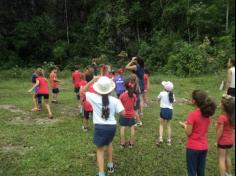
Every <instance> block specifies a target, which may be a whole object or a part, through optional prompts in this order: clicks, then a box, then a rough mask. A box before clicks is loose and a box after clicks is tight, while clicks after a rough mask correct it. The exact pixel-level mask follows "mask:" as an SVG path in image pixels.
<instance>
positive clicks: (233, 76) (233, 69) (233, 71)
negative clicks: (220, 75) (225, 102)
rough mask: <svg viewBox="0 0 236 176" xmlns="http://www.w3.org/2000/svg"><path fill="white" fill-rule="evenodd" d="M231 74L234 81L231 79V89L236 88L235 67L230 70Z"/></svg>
mask: <svg viewBox="0 0 236 176" xmlns="http://www.w3.org/2000/svg"><path fill="white" fill-rule="evenodd" d="M230 71H231V73H232V79H231V84H230V87H231V88H235V67H232V68H231V69H230Z"/></svg>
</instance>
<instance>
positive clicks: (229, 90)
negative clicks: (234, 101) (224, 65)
mask: <svg viewBox="0 0 236 176" xmlns="http://www.w3.org/2000/svg"><path fill="white" fill-rule="evenodd" d="M228 68H229V69H228V78H227V84H226V94H228V95H231V96H232V97H235V60H234V59H233V60H232V59H230V60H229V62H228Z"/></svg>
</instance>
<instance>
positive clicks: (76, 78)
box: [72, 65, 81, 101]
mask: <svg viewBox="0 0 236 176" xmlns="http://www.w3.org/2000/svg"><path fill="white" fill-rule="evenodd" d="M80 75H81V73H80V71H79V65H76V66H75V71H74V72H73V73H72V81H73V85H74V92H75V94H76V97H77V100H78V101H79V100H80V77H81V76H80Z"/></svg>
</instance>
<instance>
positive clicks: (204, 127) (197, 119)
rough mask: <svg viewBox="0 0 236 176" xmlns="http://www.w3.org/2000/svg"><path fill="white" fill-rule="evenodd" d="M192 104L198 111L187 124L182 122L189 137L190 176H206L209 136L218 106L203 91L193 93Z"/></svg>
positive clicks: (189, 116)
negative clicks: (212, 117)
mask: <svg viewBox="0 0 236 176" xmlns="http://www.w3.org/2000/svg"><path fill="white" fill-rule="evenodd" d="M192 102H193V104H194V105H195V106H196V109H195V110H194V111H193V112H191V113H189V115H188V119H187V121H186V122H180V125H181V126H182V127H183V128H184V129H185V133H186V135H187V136H188V140H187V144H186V147H187V152H186V153H187V168H188V176H204V175H205V166H206V157H207V152H208V139H207V134H208V128H209V126H210V123H211V116H213V115H214V113H215V110H216V104H215V102H214V101H213V100H212V99H211V98H209V97H208V95H207V93H206V92H204V91H201V90H195V91H194V92H193V93H192Z"/></svg>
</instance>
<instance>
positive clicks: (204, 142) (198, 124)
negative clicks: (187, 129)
mask: <svg viewBox="0 0 236 176" xmlns="http://www.w3.org/2000/svg"><path fill="white" fill-rule="evenodd" d="M187 124H188V125H192V126H193V131H192V134H191V135H190V136H189V137H188V141H187V145H186V147H187V148H188V149H192V150H208V139H207V134H208V128H209V126H210V124H211V118H210V117H209V118H206V117H203V116H202V113H201V111H200V109H197V110H195V111H194V112H191V113H189V116H188V119H187Z"/></svg>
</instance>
